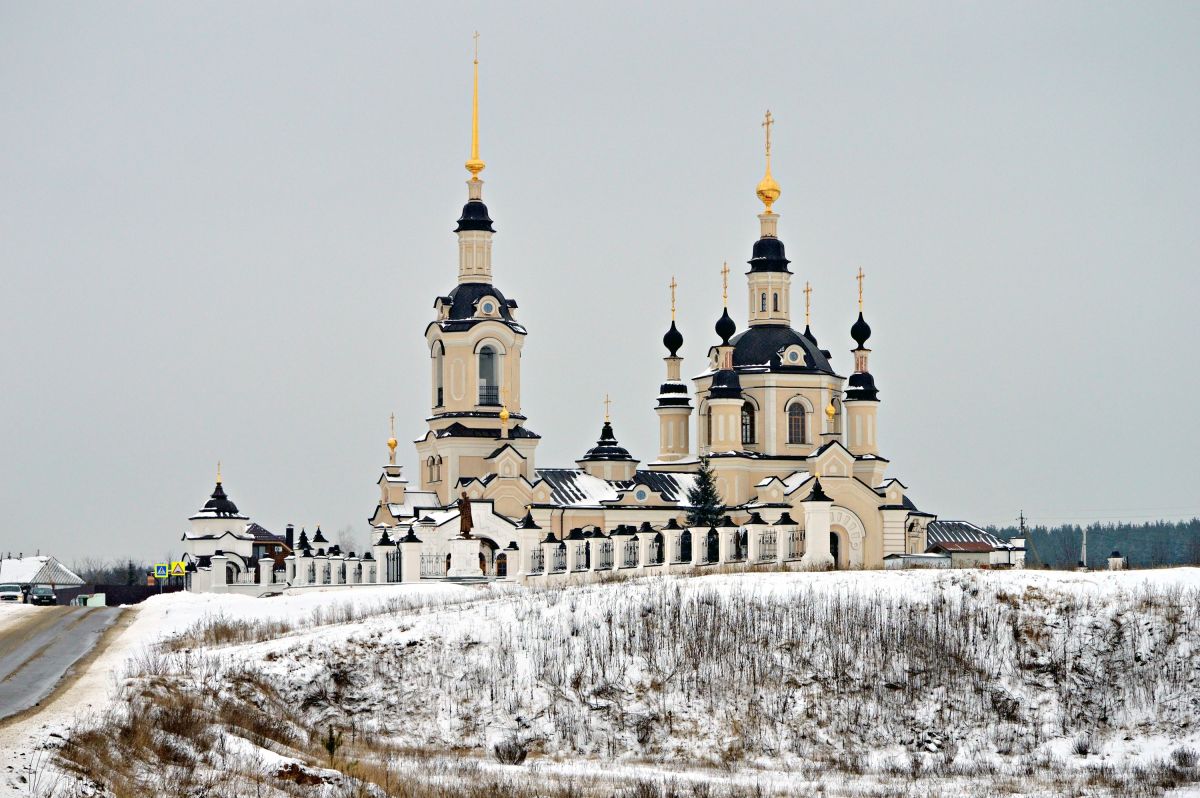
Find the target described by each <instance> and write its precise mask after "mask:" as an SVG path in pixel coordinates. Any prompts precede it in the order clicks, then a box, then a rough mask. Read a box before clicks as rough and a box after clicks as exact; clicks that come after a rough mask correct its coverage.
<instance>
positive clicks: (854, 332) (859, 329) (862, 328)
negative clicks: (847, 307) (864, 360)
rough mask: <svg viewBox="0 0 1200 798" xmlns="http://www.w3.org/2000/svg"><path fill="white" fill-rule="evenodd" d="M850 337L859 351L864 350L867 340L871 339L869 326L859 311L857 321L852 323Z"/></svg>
mask: <svg viewBox="0 0 1200 798" xmlns="http://www.w3.org/2000/svg"><path fill="white" fill-rule="evenodd" d="M850 337H851V338H853V339H854V342H855V343H856V344H858V348H859V349H865V348H866V346H867V339H868V338H870V337H871V325H870V324H867V320H866V319H864V318H863V314H862V311H861V310H860V311H859V312H858V321H856V322H854V326H853V327H851V328H850Z"/></svg>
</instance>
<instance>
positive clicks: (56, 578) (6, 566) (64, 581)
mask: <svg viewBox="0 0 1200 798" xmlns="http://www.w3.org/2000/svg"><path fill="white" fill-rule="evenodd" d="M0 582H5V583H16V584H18V585H55V586H56V587H65V586H68V585H82V584H83V579H82V578H80V577H79V576H78V575H77V574H75V573H74V572H73V571H71V570H70V569H69V568H67V566H65V565H63V564H62V563H60V562H59V561H58V560H56V559H54V558H53V557H46V556H39V557H21V558H19V559H18V558H10V559H5V560H0Z"/></svg>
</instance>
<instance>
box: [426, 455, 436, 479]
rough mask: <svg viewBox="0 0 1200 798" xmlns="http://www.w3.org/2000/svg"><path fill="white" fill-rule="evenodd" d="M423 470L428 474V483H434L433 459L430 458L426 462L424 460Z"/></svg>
mask: <svg viewBox="0 0 1200 798" xmlns="http://www.w3.org/2000/svg"><path fill="white" fill-rule="evenodd" d="M425 469H426V471H428V473H429V481H430V482H433V481H435V480H434V470H433V458H432V457H430V458H429V459H428V460H426V461H425Z"/></svg>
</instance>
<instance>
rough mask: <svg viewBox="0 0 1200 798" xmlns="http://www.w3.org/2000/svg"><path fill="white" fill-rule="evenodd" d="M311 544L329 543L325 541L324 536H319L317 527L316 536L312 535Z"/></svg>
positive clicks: (319, 530)
mask: <svg viewBox="0 0 1200 798" xmlns="http://www.w3.org/2000/svg"><path fill="white" fill-rule="evenodd" d="M312 542H313V543H328V542H329V541H328V540H326V539H325V536H324V535H322V534H321V527H319V526H318V527H317V531H316V534H314V535H313V539H312Z"/></svg>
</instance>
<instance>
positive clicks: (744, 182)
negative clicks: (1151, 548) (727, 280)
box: [0, 0, 1200, 561]
mask: <svg viewBox="0 0 1200 798" xmlns="http://www.w3.org/2000/svg"><path fill="white" fill-rule="evenodd" d="M647 5H648V4H643V3H631V4H627V5H621V4H614V3H600V4H591V5H586V6H583V5H580V4H575V3H571V4H566V3H563V4H547V5H545V6H532V5H525V4H517V3H511V2H510V3H495V2H492V3H481V4H466V5H464V4H462V3H455V4H444V3H443V4H429V5H428V6H426V7H424V8H418V7H415V6H411V7H401V6H400V5H398V4H394V3H327V4H306V3H295V2H287V3H255V4H249V3H194V4H185V3H160V4H147V3H138V4H123V3H112V2H109V3H55V4H50V3H17V2H11V1H7V0H6V1H5V2H3V3H0V268H2V273H3V284H2V287H0V334H2V337H3V347H2V349H0V366H2V367H3V374H4V380H3V389H2V390H0V411H2V416H3V429H2V431H0V452H2V456H3V479H2V480H0V502H2V504H3V508H4V512H3V519H4V520H3V522H2V524H0V551H5V550H10V549H11V550H13V551H17V550H23V551H25V552H30V551H32V550H34V549H37V548H39V547H40V548H41V549H42V551H43V552H46V551H49V552H52V553H54V554H56V555H58V556H59V557H60V558H62V559H64V560H67V561H71V560H74V559H78V558H79V557H82V556H89V555H94V556H124V555H132V556H135V557H138V558H145V559H157V558H161V557H162V556H164V555H165V554H166V553H168V552H174V553H178V551H179V549H178V539H179V537H180V535H181V533H182V531H183V529H184V528H185V526H186V524H187V521H186V519H187V517H188V515H190V514H191V513H192V512H193V511H194V510H196V509H197V508H198V507H199V506H200V505H201V504H202V503H203V502H204V501H205V499H206V497H207V495H208V494H209V492H210V491H211V489H212V483H213V477H214V471H215V468H216V463H217V460H218V459H220V460H223V461H224V472H225V484H226V487H227V489H228V491H229V493H230V495H231V497H232V498H233V499H234V500H235V501H236V502H237V503H238V505H239V507H241V508H242V509H243V510H244V511H245V512H247V513H248V514H249V515H250V516H251V517H252V518H254V519H255V520H257V521H259V522H260V523H262V524H263V525H264V526H266V527H268V528H269V529H272V530H275V531H282V528H283V526H284V524H286V523H287V522H289V521H290V522H293V523H295V524H297V525H298V526H299V525H305V526H307V527H309V529H310V530H311V528H312V527H313V526H315V525H316V524H317V523H320V524H322V526H323V527H324V528H325V529H326V530H337V529H340V528H341V527H344V526H345V525H347V524H353V525H355V526H356V528H357V529H358V530H359V534H360V537H361V539H364V540H365V538H366V528H367V522H366V518H367V517H368V515H369V513H370V512H371V511H372V509H373V507H374V505H375V502H376V499H377V492H376V491H377V489H376V487H375V480H376V478H377V476H378V472H379V466H380V465H381V464H382V463H383V462H384V461H385V459H386V453H387V450H386V448H385V445H384V442H385V440H386V438H387V436H388V430H387V417H388V414H389V413H391V412H393V411H394V412H395V413H396V415H397V418H398V430H397V433H398V437H399V438H400V439H401V448H400V455H401V456H402V458H403V462H404V463H405V464H406V465H408V466H409V468H408V469H407V471H408V475H409V477H410V478H411V479H413V481H414V484H415V482H416V477H417V475H416V473H415V472H414V469H413V467H412V463H413V462H414V454H413V450H412V447H411V445H410V443H409V441H411V440H412V439H413V438H416V437H417V436H419V435H421V434H422V432H423V430H424V429H425V425H424V416H425V414H426V412H427V411H428V407H427V400H428V396H429V386H428V380H429V361H428V354H427V352H426V350H425V345H424V339H423V337H422V333H423V331H424V329H425V326H426V324H427V323H428V322H429V320H430V319H431V318H432V313H433V310H432V303H433V298H434V297H435V296H436V295H438V294H443V293H445V292H447V291H448V290H449V289H450V288H452V287H453V286H454V284H455V278H456V268H457V249H456V240H455V237H454V235H453V233H452V232H451V231H452V229H453V227H454V221H455V219H456V218H457V216H458V212H459V210H460V208H461V206H462V203H463V202H464V200H465V195H466V189H465V187H464V185H463V181H464V180H465V179H466V177H467V173H466V172H465V171H464V169H463V167H462V164H463V161H464V160H465V159H466V157H467V155H468V146H469V137H470V91H471V65H470V55H471V32H472V31H473V30H475V29H478V30H479V31H480V32H481V39H480V42H481V53H480V58H481V72H482V79H481V82H482V87H481V98H480V107H481V113H482V126H481V128H482V155H483V158H484V159H485V160H486V161H487V164H488V167H487V170H486V171H485V172H484V174H483V177H484V178H485V179H486V181H487V185H486V187H485V189H484V197H485V199H486V200H487V202H488V205H489V207H490V208H491V211H492V216H493V217H494V218H495V220H496V229H497V231H498V233H497V236H496V241H495V250H494V274H495V280H496V284H497V286H498V287H499V288H500V289H501V290H502V291H504V292H505V293H506V294H507V295H508V296H509V297H513V298H515V299H516V300H517V301H518V302H519V303H520V306H521V309H520V314H521V315H520V318H521V320H522V322H523V323H524V324H525V325H526V326H527V327H528V330H529V337H528V339H527V342H526V346H525V354H524V358H523V383H524V396H523V398H524V403H525V410H526V413H527V414H528V416H529V422H528V424H529V427H530V428H531V429H533V430H535V431H537V432H539V433H541V434H542V435H543V436H544V438H543V440H542V443H541V446H540V448H539V451H538V465H541V466H565V465H571V464H572V463H573V461H574V460H575V458H577V457H579V456H580V455H581V454H582V453H583V451H584V450H585V449H587V448H588V447H589V446H590V445H591V444H592V442H593V441H594V440H595V438H596V436H597V434H598V431H599V427H600V423H601V421H602V417H603V405H602V399H603V396H604V394H605V392H609V393H611V394H612V396H613V402H614V404H613V409H612V413H613V421H614V424H615V427H616V431H617V435H618V437H619V439H620V440H621V443H622V444H623V445H626V446H627V447H628V448H629V449H630V450H631V451H632V452H633V453H634V455H635V456H637V457H639V458H641V459H642V460H643V461H646V460H651V459H653V458H654V456H655V454H656V441H657V420H656V417H655V415H654V412H653V406H654V397H655V395H656V393H657V388H658V384H659V382H660V381H661V380H662V378H663V363H662V361H661V357H662V356H663V355H664V351H663V349H662V345H661V343H660V340H661V337H662V334H663V332H664V331H665V328H666V326H667V324H668V323H669V308H668V301H669V300H668V290H667V283H668V282H669V280H670V278H671V276H672V275H675V276H676V277H677V279H678V280H679V283H680V298H679V308H680V310H679V314H680V327H681V330H682V332H683V334H684V338H685V344H684V350H683V354H685V355H686V357H687V360H686V362H685V364H684V369H685V375H691V374H695V373H698V372H699V371H701V370H702V369H703V367H704V355H705V352H706V350H707V348H708V346H709V345H711V344H712V343H714V337H715V336H714V334H713V332H712V325H713V323H714V322H715V321H716V319H717V317H718V316H719V315H720V308H721V293H720V292H721V283H720V267H721V262H722V261H723V260H728V261H729V262H730V263H731V268H735V271H734V275H733V278H734V279H733V283H732V286H731V302H730V304H731V313H732V314H733V316H734V318H735V319H736V320H737V322H738V325H739V327H743V326H744V324H745V314H746V311H745V302H746V300H745V280H744V277H742V274H743V272H744V271H745V267H744V262H745V261H746V259H747V258H749V256H750V247H751V245H752V243H753V241H754V239H755V238H756V237H757V229H758V227H757V225H758V222H757V220H756V218H755V214H756V213H758V211H759V208H760V206H759V204H758V202H757V200H756V199H755V197H754V187H755V184H756V183H757V182H758V180H759V179H760V177H761V176H762V129H761V127H760V125H759V123H760V121H761V118H762V114H763V112H764V111H765V110H766V109H767V108H770V109H771V111H772V113H773V114H774V116H775V119H776V122H777V124H776V126H775V128H774V144H775V147H774V169H773V171H774V175H775V177H776V179H777V180H778V181H779V183H780V185H781V186H782V189H783V195H782V197H781V199H780V200H779V202H778V204H777V205H776V210H777V211H778V212H779V213H780V214H781V220H780V225H779V232H780V237H781V238H782V239H783V240H784V242H785V243H786V244H787V247H788V255H789V256H790V257H791V259H792V261H793V262H792V270H793V271H794V272H795V277H794V278H793V285H794V287H795V289H794V296H795V297H796V298H797V300H798V301H797V302H795V303H794V305H793V308H792V313H793V319H795V320H797V321H798V324H799V326H801V327H802V326H803V305H802V298H803V297H802V294H801V293H800V292H799V290H798V289H799V287H800V286H802V285H803V283H804V281H805V280H811V281H812V284H813V289H814V292H813V301H814V310H813V316H814V319H813V321H814V329H815V332H816V334H817V336H818V338H819V340H820V342H821V344H822V346H824V347H825V348H828V349H830V350H832V351H833V353H834V365H835V367H836V368H837V369H838V370H839V371H840V372H841V373H842V374H848V373H849V372H850V371H851V370H852V365H853V361H852V358H851V356H850V354H849V351H848V350H849V349H850V348H851V347H852V346H853V344H852V343H851V341H850V337H849V328H850V325H851V323H852V322H853V319H854V315H855V311H856V308H855V282H854V273H855V270H856V269H858V268H859V267H860V266H861V267H862V268H863V269H864V270H865V271H866V273H867V283H866V315H867V318H868V320H869V321H870V323H871V326H872V328H873V329H874V331H875V332H874V336H873V337H872V339H871V346H872V348H873V350H874V351H873V354H872V358H871V366H872V371H873V372H874V373H875V375H876V381H877V383H878V385H879V387H880V389H881V399H882V405H881V408H880V412H879V423H880V444H881V449H882V453H883V454H884V455H885V456H887V457H889V458H890V459H891V460H892V465H891V469H890V471H889V474H890V475H892V476H898V477H900V478H901V479H902V480H903V481H904V482H905V483H906V484H907V485H908V486H909V488H910V495H911V496H912V497H913V498H914V499H915V501H916V502H917V503H918V505H919V506H920V507H921V508H923V509H926V510H929V511H932V512H935V513H938V514H940V515H942V517H946V518H966V519H969V520H972V521H976V522H979V523H992V522H1007V521H1009V520H1011V519H1013V518H1015V517H1016V515H1017V513H1018V511H1019V510H1021V509H1022V508H1023V509H1025V510H1026V512H1027V513H1028V514H1029V515H1030V516H1031V517H1032V519H1033V520H1035V521H1045V522H1050V523H1056V522H1059V521H1063V520H1074V519H1078V520H1087V519H1092V518H1105V519H1112V518H1141V517H1160V516H1162V517H1180V516H1185V515H1189V514H1196V513H1200V496H1198V495H1197V487H1196V485H1197V467H1196V465H1195V463H1196V461H1195V458H1196V452H1197V451H1198V450H1200V421H1198V419H1197V416H1198V414H1197V412H1196V411H1195V408H1194V405H1195V397H1196V396H1197V394H1198V393H1200V377H1198V376H1197V373H1198V369H1197V365H1198V364H1197V360H1198V358H1197V354H1196V352H1197V343H1198V341H1197V338H1198V337H1200V336H1198V334H1197V330H1198V327H1200V325H1198V324H1197V321H1196V303H1197V293H1198V291H1197V289H1198V287H1200V286H1198V280H1197V267H1198V266H1200V257H1198V256H1200V225H1198V224H1197V221H1198V220H1200V147H1198V146H1197V142H1198V141H1200V100H1198V98H1200V91H1198V90H1200V81H1198V76H1200V46H1198V45H1197V42H1200V5H1196V4H1194V3H1178V4H1175V3H1163V2H1160V3H1139V4H1135V3H1123V4H1121V3H1107V4H1096V3H1079V4H1072V3H1042V2H1036V3H1015V2H1009V3H994V4H990V5H986V4H977V3H973V4H965V3H940V4H925V3H908V4H901V3H888V4H882V3H874V2H872V3H861V4H853V3H843V2H836V3H828V4H798V3H785V4H780V5H777V6H772V5H770V4H766V3H758V4H753V5H745V4H697V3H680V4H654V6H653V7H652V8H647V7H646V6H647Z"/></svg>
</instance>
